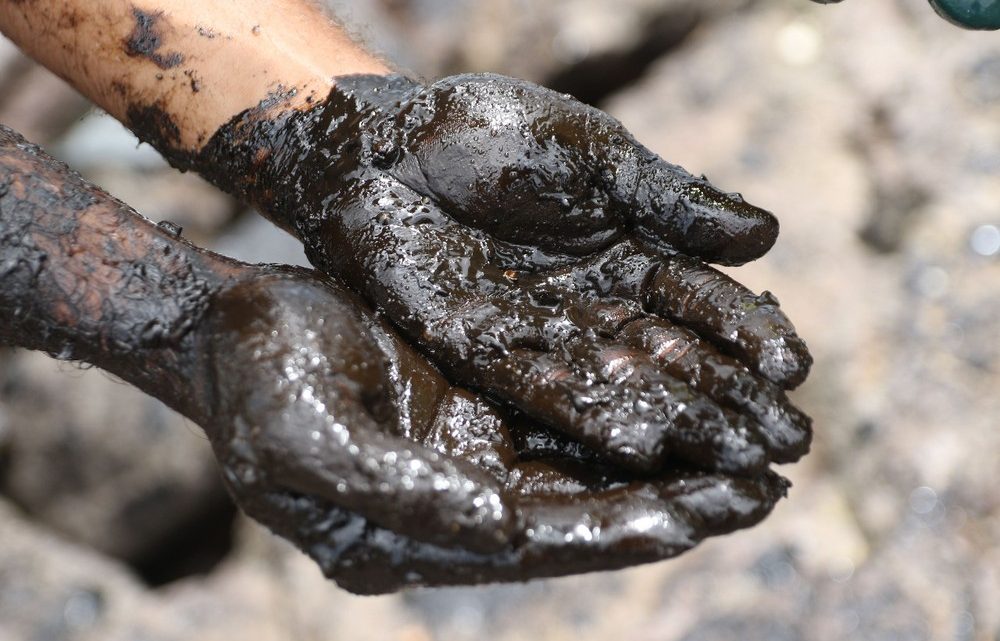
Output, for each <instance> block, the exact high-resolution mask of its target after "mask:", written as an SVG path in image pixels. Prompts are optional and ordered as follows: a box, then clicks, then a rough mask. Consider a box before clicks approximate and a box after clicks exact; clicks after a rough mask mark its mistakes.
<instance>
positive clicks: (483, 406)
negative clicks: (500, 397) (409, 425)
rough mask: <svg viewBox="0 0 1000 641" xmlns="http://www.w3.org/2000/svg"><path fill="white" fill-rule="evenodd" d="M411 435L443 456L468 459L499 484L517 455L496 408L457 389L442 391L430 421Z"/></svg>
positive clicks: (504, 478) (504, 481)
mask: <svg viewBox="0 0 1000 641" xmlns="http://www.w3.org/2000/svg"><path fill="white" fill-rule="evenodd" d="M413 437H414V439H415V440H416V441H417V442H419V443H421V444H422V445H424V446H425V447H427V448H430V449H433V450H434V451H436V452H440V453H441V454H443V455H445V456H448V457H451V458H455V459H462V460H463V461H468V462H469V463H470V464H472V465H473V466H475V467H476V468H478V469H481V470H484V471H486V472H488V473H489V474H490V475H491V476H492V477H493V478H494V479H496V480H497V481H498V482H500V483H506V481H507V476H508V473H509V470H510V468H511V466H513V464H514V462H515V460H516V459H517V456H518V453H517V451H516V449H515V446H514V443H513V441H512V438H511V435H510V433H509V432H508V429H507V424H506V422H505V420H504V418H503V417H502V416H501V413H500V409H499V408H498V407H497V406H496V405H494V404H493V403H490V402H489V401H487V400H485V399H484V398H481V397H479V396H475V395H473V394H471V393H469V392H467V391H465V390H461V389H452V390H451V391H450V392H449V393H448V394H446V395H445V397H444V398H443V399H441V401H440V402H439V403H438V405H437V414H436V416H435V418H434V420H433V422H431V423H430V424H429V425H428V426H427V428H426V429H425V430H423V431H420V432H417V433H415V434H414V435H413Z"/></svg>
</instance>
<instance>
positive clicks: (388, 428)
mask: <svg viewBox="0 0 1000 641" xmlns="http://www.w3.org/2000/svg"><path fill="white" fill-rule="evenodd" d="M257 271H258V272H259V273H258V274H256V275H255V276H253V277H252V278H248V279H246V280H243V281H241V282H240V283H239V284H238V285H236V286H234V287H231V288H228V289H226V290H225V291H224V292H222V293H221V294H220V295H219V296H218V298H217V301H216V304H215V305H214V306H213V312H212V313H211V315H210V316H209V317H207V318H206V322H205V324H204V325H203V326H202V329H201V331H200V332H199V334H200V336H202V338H201V340H200V341H199V347H198V349H199V350H201V351H202V353H203V354H205V362H206V363H207V367H208V369H209V372H210V374H209V378H210V379H211V380H213V381H215V382H216V398H217V399H218V402H217V404H216V405H215V407H214V408H213V411H212V414H211V416H212V418H211V423H210V425H209V426H207V428H208V431H209V433H210V434H213V435H214V436H213V439H212V442H213V446H214V447H215V450H216V453H217V456H218V458H219V460H220V462H221V463H222V465H223V471H224V478H225V479H226V483H227V485H228V486H229V488H230V490H231V493H232V494H233V496H234V497H235V498H236V500H237V501H238V502H239V504H240V506H241V507H242V508H243V509H244V511H246V512H247V513H248V514H249V515H250V516H253V517H254V518H255V519H257V520H258V521H260V522H261V523H264V524H265V525H267V526H268V527H269V528H271V529H272V530H273V531H275V532H276V533H278V534H280V535H282V536H284V537H285V538H287V539H289V540H291V541H292V542H294V543H295V544H296V545H297V546H298V547H300V548H301V549H302V550H303V551H305V552H306V553H307V554H309V555H310V556H312V558H313V559H314V560H315V561H316V562H317V563H318V564H319V565H320V567H321V568H322V569H323V571H324V572H325V573H326V574H327V576H329V577H330V578H332V579H334V580H335V581H337V583H338V584H339V585H341V587H344V588H346V589H348V590H351V591H352V592H357V593H365V594H376V593H384V592H389V591H393V590H397V589H399V588H401V587H404V586H412V585H456V584H470V583H484V582H495V581H508V580H519V581H523V580H527V579H530V578H538V577H546V576H560V575H565V574H573V573H579V572H587V571H593V570H609V569H617V568H620V567H625V566H628V565H633V564H637V563H645V562H650V561H656V560H660V559H664V558H667V557H671V556H675V555H677V554H679V553H681V552H683V551H684V550H687V549H688V548H690V547H692V546H694V545H696V544H697V543H698V542H699V541H701V540H702V539H704V538H706V537H708V536H714V535H718V534H724V533H727V532H730V531H732V530H734V529H738V528H742V527H748V526H750V525H753V524H755V523H756V522H757V521H759V520H760V519H762V518H763V517H764V516H766V515H767V514H768V513H769V512H770V511H771V509H772V508H773V506H774V504H775V502H776V501H777V500H778V499H779V498H780V497H781V496H783V495H784V492H785V489H786V487H787V484H786V482H785V481H784V480H783V479H782V478H781V477H779V476H777V475H775V474H773V473H769V472H768V473H764V474H762V475H760V476H757V477H755V478H740V477H732V476H727V475H722V474H708V473H704V472H699V471H695V470H691V469H684V468H678V469H673V470H671V471H670V472H668V473H661V474H660V475H658V476H657V477H656V478H652V479H646V480H638V481H637V480H630V479H629V478H628V477H626V476H625V475H623V474H622V472H621V471H619V470H615V469H613V468H611V467H608V466H607V465H603V464H601V463H599V462H598V461H597V460H596V458H595V457H594V456H593V455H592V454H590V453H589V452H587V450H586V449H585V448H581V447H580V446H579V445H578V444H576V443H573V442H571V441H568V440H566V439H562V438H559V437H558V436H556V435H553V434H551V433H548V432H546V431H545V430H544V429H541V428H539V427H538V426H537V425H533V424H531V423H527V422H525V421H523V420H521V421H518V420H514V419H512V418H511V417H510V416H509V415H508V414H506V413H505V412H503V411H502V410H500V409H499V408H497V407H496V406H494V405H493V404H491V403H489V402H487V401H485V400H483V399H481V398H478V397H476V396H474V395H472V394H470V393H468V392H466V391H464V390H461V389H457V388H454V387H452V386H450V385H449V384H448V383H447V382H446V381H445V380H444V379H443V377H442V376H441V375H440V374H438V373H437V372H436V371H435V370H434V369H433V368H432V367H431V366H430V365H429V363H427V361H426V360H425V359H424V358H422V357H421V356H419V355H418V354H416V353H415V352H413V351H412V350H410V348H408V347H407V346H406V345H405V344H404V343H402V342H401V341H400V340H399V339H398V337H396V336H395V335H393V334H392V332H391V331H390V330H389V329H388V328H387V327H385V326H384V325H383V324H381V323H379V322H378V321H376V320H374V319H373V318H372V317H371V315H370V314H369V313H368V312H366V311H365V310H364V305H363V304H360V303H359V302H358V301H357V300H356V299H355V298H354V297H353V296H352V295H350V294H349V293H347V292H346V291H344V290H343V289H341V288H339V287H337V286H335V285H334V284H333V283H330V282H324V281H322V280H321V279H317V278H316V277H315V275H314V274H309V273H306V272H303V271H292V270H280V269H279V270H273V269H258V270H257Z"/></svg>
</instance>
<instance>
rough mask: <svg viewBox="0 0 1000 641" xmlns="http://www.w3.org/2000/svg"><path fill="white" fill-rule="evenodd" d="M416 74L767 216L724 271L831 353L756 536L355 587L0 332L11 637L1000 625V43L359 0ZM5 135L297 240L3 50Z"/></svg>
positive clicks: (152, 407)
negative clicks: (619, 564)
mask: <svg viewBox="0 0 1000 641" xmlns="http://www.w3.org/2000/svg"><path fill="white" fill-rule="evenodd" d="M330 5H331V9H332V10H333V11H334V12H335V13H336V15H338V16H339V17H340V18H341V20H342V21H343V22H345V23H346V24H348V25H350V26H351V28H352V29H353V30H354V31H355V33H356V34H357V36H358V38H359V39H360V40H362V41H363V42H365V43H368V44H369V45H370V46H372V47H373V48H375V49H377V50H378V51H380V52H382V53H383V54H384V55H385V56H386V57H387V58H389V59H391V60H393V61H395V62H397V63H398V64H399V65H400V66H401V67H402V68H405V69H409V70H412V71H414V72H415V73H418V74H420V75H422V76H425V77H429V78H433V77H437V76H440V75H444V74H449V73H454V72H459V71H495V72H500V73H506V74H510V75H515V76H520V77H524V78H527V79H530V80H533V81H536V82H540V83H542V84H546V85H549V86H552V87H554V88H556V89H559V90H562V91H566V92H569V93H572V94H574V95H576V96H578V97H579V98H581V99H583V100H585V101H587V102H591V103H593V104H596V105H598V106H600V107H602V108H604V109H606V110H608V111H609V112H610V113H611V114H613V115H614V116H616V117H618V118H619V119H621V120H622V121H623V122H624V123H625V125H626V126H627V127H629V128H630V129H631V130H632V131H633V132H634V133H635V134H636V136H637V137H638V138H639V139H640V140H642V141H643V142H645V143H646V144H647V145H648V146H650V147H651V148H653V149H654V150H655V151H657V152H659V153H660V154H661V155H663V156H664V157H666V158H667V159H669V160H671V161H673V162H676V163H679V164H682V165H684V166H685V167H686V168H687V169H689V170H690V171H692V172H694V173H706V174H708V176H709V177H710V178H711V179H712V180H713V181H714V182H715V183H716V184H717V185H719V186H720V187H722V188H724V189H728V190H738V191H741V192H743V193H744V194H745V195H746V196H747V198H748V199H749V200H750V201H751V202H754V203H756V204H759V205H761V206H763V207H765V208H768V209H770V210H772V211H774V212H775V213H776V214H777V215H778V217H779V218H780V220H781V223H782V234H781V238H780V240H779V241H778V244H777V245H776V247H775V248H774V250H773V251H772V252H771V253H770V254H769V255H768V256H767V257H766V258H765V259H763V260H761V261H759V262H758V263H756V264H754V265H751V266H747V267H743V268H739V269H736V270H733V272H732V273H734V274H735V275H736V276H737V277H738V278H739V279H740V280H741V281H743V282H745V283H746V284H748V285H749V286H751V287H752V288H754V289H757V290H762V289H768V290H770V291H772V292H774V293H775V294H776V295H777V296H778V298H779V299H780V300H781V301H782V305H783V307H784V308H785V309H786V310H787V312H788V314H789V316H790V317H791V318H792V319H793V320H794V322H795V323H796V325H797V327H798V328H799V330H800V333H801V334H802V335H803V336H804V337H805V338H806V340H807V341H808V343H809V345H810V347H811V349H812V352H813V354H814V356H815V358H816V366H815V368H814V370H813V374H812V376H811V378H810V380H809V382H808V383H807V384H806V385H805V386H803V388H802V389H801V390H799V391H797V392H796V393H795V394H794V397H795V400H796V401H797V402H798V403H799V404H800V405H801V406H802V407H803V408H804V409H805V410H806V411H807V412H809V413H810V414H811V415H812V416H813V417H814V418H815V420H816V439H815V445H814V448H813V452H812V454H811V455H810V456H809V457H808V458H807V459H806V460H804V461H802V462H801V463H799V464H797V465H794V466H788V467H786V468H785V469H782V470H781V471H782V473H784V474H786V475H788V476H789V477H790V478H791V479H792V480H793V482H794V484H795V485H794V487H793V488H792V490H791V493H790V495H789V498H788V499H787V500H785V501H784V502H782V503H781V504H780V505H779V507H778V508H777V510H776V511H775V513H774V514H773V516H772V517H771V518H770V519H768V520H767V521H766V522H765V523H764V524H762V525H761V526H759V527H757V528H755V529H753V530H750V531H745V532H740V533H737V534H735V535H732V536H728V537H724V538H721V539H714V540H711V541H709V542H707V543H705V544H703V545H702V546H701V547H699V548H698V549H697V550H695V551H694V552H692V553H689V554H686V555H684V556H683V557H681V558H679V559H676V560H673V561H668V562H664V563H660V564H656V565H652V566H647V567H642V568H637V569H633V570H629V571H623V572H617V573H610V574H597V575H589V576H584V577H576V578H569V579H560V580H555V581H541V582H535V583H531V584H528V585H517V586H489V587H483V588H475V589H447V590H420V591H412V592H408V593H406V594H402V595H394V596H388V597H377V598H360V597H353V596H351V595H349V594H347V593H345V592H343V591H340V590H338V589H337V588H336V587H335V586H334V585H333V584H332V583H329V582H326V581H325V580H324V579H323V578H322V576H321V575H320V573H319V571H318V569H317V568H316V567H315V566H314V565H313V564H312V563H311V562H310V561H309V560H308V559H306V557H304V556H302V555H301V554H299V553H298V552H296V551H295V550H293V549H292V548H291V547H290V546H288V545H286V544H285V543H283V542H282V541H280V540H278V539H276V538H274V537H272V536H270V535H269V534H267V533H266V532H265V531H263V530H262V529H261V528H259V527H258V526H256V525H254V524H253V523H251V522H249V521H247V520H246V519H244V518H242V517H240V516H238V515H237V514H236V512H235V510H234V509H233V507H232V506H231V504H230V503H229V501H228V499H227V497H226V495H225V492H224V491H223V490H222V488H221V486H220V484H219V481H218V478H217V472H216V468H215V465H214V462H213V460H212V458H211V455H210V452H209V448H208V444H207V442H206V441H205V439H204V437H203V436H202V435H201V433H200V431H199V429H198V428H197V427H196V426H194V425H192V424H190V423H189V422H186V421H185V420H183V419H181V418H179V417H178V416H177V415H175V414H173V413H172V412H170V411H169V410H166V409H165V408H164V407H163V406H161V405H160V404H159V403H157V402H155V401H153V400H151V399H149V398H146V397H144V396H143V395H141V394H139V393H137V392H136V391H134V390H132V389H131V388H129V387H127V386H125V385H123V384H121V383H119V382H117V381H115V380H113V379H112V378H110V377H108V376H106V375H104V374H103V373H101V372H99V371H96V370H86V369H82V368H79V367H77V366H71V365H66V364H59V363H56V362H55V361H53V360H51V359H49V358H47V357H45V356H43V355H39V354H34V353H28V352H23V351H0V640H3V641H8V640H10V641H20V640H22V639H23V640H26V641H60V640H73V641H77V640H80V641H83V640H88V641H89V640H92V639H93V640H98V639H100V640H101V641H118V640H121V641H124V640H129V641H133V640H136V641H161V640H162V641H168V640H170V641H173V640H177V641H180V640H182V639H183V640H197V641H202V640H216V639H218V640H229V639H243V640H245V641H271V640H274V641H278V640H284V639H296V640H303V641H308V640H317V641H326V640H340V639H344V640H350V641H365V640H368V639H372V640H374V639H387V640H398V641H435V640H439V639H440V640H445V639H447V640H456V641H462V640H465V639H470V640H471V639H483V638H489V639H495V640H508V639H509V640H515V639H532V640H539V641H549V640H552V641H556V640H563V639H573V640H574V641H587V640H591V639H593V640H598V639H600V640H604V639H629V640H630V641H631V640H635V641H728V640H734V641H735V640H741V641H754V640H758V639H759V640H761V641H786V640H787V641H794V640H798V639H802V640H813V639H816V640H826V639H831V640H833V639H845V638H851V639H873V640H875V639H878V640H892V641H911V640H912V641H919V640H924V639H927V640H930V639H946V640H952V639H954V640H956V641H959V640H960V641H965V640H970V641H971V640H983V641H997V640H1000V488H998V481H1000V36H998V35H996V34H988V33H987V34H983V33H968V32H963V31H960V30H958V29H956V28H954V27H952V26H951V25H948V24H946V23H945V22H943V21H942V20H940V19H939V18H938V17H937V16H935V15H934V13H933V12H932V11H931V10H930V8H929V7H928V5H927V3H926V1H925V0H883V1H881V2H865V1H864V0H853V1H848V2H845V3H843V4H841V5H836V6H820V5H815V4H813V3H811V2H807V1H806V0H768V1H766V2H765V1H756V2H755V1H752V0H713V2H705V1H704V0H546V1H545V2H540V1H537V0H476V1H471V0H339V1H334V2H330ZM0 122H3V123H4V124H7V125H9V126H12V127H14V128H15V129H17V130H19V131H20V132H22V133H23V134H24V135H25V136H27V137H28V138H29V139H31V140H34V141H36V142H39V143H41V144H43V145H45V146H46V147H47V148H48V149H49V151H51V152H52V153H53V154H55V155H56V156H59V157H61V158H62V159H64V160H66V161H67V162H69V163H70V164H71V165H72V166H73V167H74V168H75V169H77V170H79V171H81V172H82V173H83V174H84V175H85V176H86V177H88V178H89V179H91V180H92V181H94V182H96V183H97V184H99V185H101V186H103V187H104V188H106V189H107V190H108V191H110V192H111V193H112V194H114V195H116V196H118V197H119V198H121V199H123V200H125V201H126V202H128V203H130V204H131V205H132V206H134V207H135V208H136V209H138V210H139V211H140V212H141V213H143V214H145V215H146V216H148V217H150V218H153V219H154V220H164V219H167V220H171V221H173V222H175V223H177V224H179V225H181V226H183V227H184V229H185V232H184V233H185V236H186V237H188V238H189V239H191V240H192V241H194V242H195V243H198V244H202V245H206V246H209V247H211V248H213V249H216V250H218V251H221V252H223V253H227V254H230V255H234V256H237V257H239V258H242V259H245V260H251V261H280V262H303V261H304V258H303V256H302V252H301V250H300V249H299V248H298V247H297V245H296V243H295V242H294V241H293V240H292V239H291V238H289V237H287V236H284V235H283V234H282V233H281V232H279V231H277V230H276V229H274V228H272V227H271V226H270V225H269V224H268V223H266V222H264V221H263V219H261V218H259V217H257V216H255V215H252V212H247V211H245V210H244V209H243V208H242V207H240V206H239V205H238V204H237V203H235V202H234V201H232V200H231V199H229V198H228V197H226V196H224V195H221V194H219V193H218V192H216V191H215V190H214V189H212V188H211V187H209V186H208V185H207V184H205V183H204V182H202V181H201V180H200V179H198V178H197V177H194V176H191V175H182V174H179V173H177V172H175V171H173V170H171V169H169V168H168V167H167V166H166V164H165V163H164V162H163V161H162V160H161V159H160V158H159V156H158V155H157V154H156V153H155V152H154V151H153V150H152V149H151V148H149V147H148V146H145V145H141V146H140V145H138V144H137V142H136V140H135V138H133V137H132V136H131V134H129V133H128V132H126V131H125V130H124V129H123V128H122V127H121V126H120V125H118V124H117V123H116V122H115V121H113V120H111V119H110V118H108V117H107V116H106V115H103V114H101V113H98V112H96V111H94V110H93V109H92V108H91V107H90V106H89V105H88V103H87V102H86V101H85V100H83V99H82V98H81V97H79V96H78V95H76V94H75V93H74V92H73V91H72V90H71V89H69V88H68V87H67V86H65V85H64V84H62V82H61V81H60V80H58V79H57V78H55V77H54V76H52V75H50V74H49V73H48V72H46V71H45V70H43V69H41V68H39V67H37V66H35V65H33V64H32V63H31V62H30V61H28V60H26V59H25V58H23V57H22V56H21V55H20V54H19V53H18V52H17V50H16V49H15V48H14V47H13V46H12V45H11V44H10V43H8V42H6V41H2V40H0Z"/></svg>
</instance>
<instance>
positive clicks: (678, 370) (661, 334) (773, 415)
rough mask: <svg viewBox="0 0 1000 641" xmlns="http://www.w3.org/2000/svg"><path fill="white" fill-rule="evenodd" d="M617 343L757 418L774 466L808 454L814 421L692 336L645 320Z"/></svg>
mask: <svg viewBox="0 0 1000 641" xmlns="http://www.w3.org/2000/svg"><path fill="white" fill-rule="evenodd" d="M616 338H617V340H619V341H621V342H622V343H624V344H626V345H629V346H632V347H634V348H637V349H640V350H642V351H643V352H644V353H646V354H649V355H650V357H651V358H652V359H653V361H654V362H655V363H656V364H657V365H659V366H660V367H662V368H663V370H664V371H665V372H667V373H668V374H670V375H671V376H674V377H676V378H678V379H680V380H682V381H684V382H686V383H687V384H688V385H689V386H690V387H691V388H692V389H694V390H696V391H698V392H701V393H702V394H704V395H705V396H707V397H709V398H711V399H712V400H714V401H715V402H717V403H719V404H720V405H722V406H725V407H729V408H731V409H734V410H736V411H739V412H741V413H743V414H745V415H747V416H748V417H750V418H752V419H753V421H754V424H755V425H754V424H751V425H753V426H755V427H758V428H759V431H758V433H759V434H760V436H761V437H762V439H763V441H764V443H765V444H766V445H767V451H768V457H769V458H770V459H771V460H772V461H773V462H775V463H791V462H793V461H796V460H798V459H799V458H801V457H802V456H804V455H805V454H806V452H808V451H809V444H810V442H811V440H812V421H811V419H810V418H809V417H808V416H806V415H805V414H804V413H803V412H802V411H800V410H799V409H798V408H796V407H795V406H794V405H792V404H791V402H790V401H789V400H788V397H787V396H785V393H784V392H783V391H782V390H781V388H779V387H778V386H777V385H775V384H774V383H771V382H770V381H767V380H764V379H762V378H758V377H757V376H754V375H753V373H751V372H750V370H748V369H747V368H746V367H745V366H744V365H743V364H742V363H740V362H739V361H737V360H736V359H733V358H730V357H729V356H726V355H724V354H721V353H720V352H719V351H718V350H717V349H716V348H715V347H713V346H712V345H710V344H708V343H706V342H705V341H702V340H700V339H699V338H698V337H697V336H696V335H694V334H693V333H692V332H690V331H688V330H687V329H684V328H682V327H678V326H676V325H673V324H672V323H668V322H666V321H663V320H660V319H656V318H651V317H644V318H639V319H637V320H635V321H633V322H630V323H628V324H627V325H625V326H624V327H623V328H621V329H620V330H618V332H617V335H616Z"/></svg>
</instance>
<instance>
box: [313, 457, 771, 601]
mask: <svg viewBox="0 0 1000 641" xmlns="http://www.w3.org/2000/svg"><path fill="white" fill-rule="evenodd" d="M787 487H788V484H787V481H785V480H784V479H782V478H781V477H779V476H777V475H775V474H771V473H767V474H765V475H763V476H761V477H757V478H754V479H732V478H728V477H724V476H717V475H694V476H687V477H685V476H681V475H677V476H675V477H674V478H672V479H665V480H663V481H658V482H651V483H641V484H633V485H632V486H628V487H622V488H614V489H609V490H605V491H601V492H597V493H594V494H592V495H590V496H587V497H586V498H581V497H580V496H578V495H576V496H571V497H554V498H553V497H538V498H536V499H523V500H521V502H520V503H519V509H521V510H522V512H524V514H525V515H526V516H525V523H526V526H525V529H524V535H523V537H522V539H521V540H520V541H519V543H518V544H517V545H516V547H514V548H511V549H510V550H509V551H507V552H502V553H498V554H493V555H480V554H472V553H469V552H466V551H462V550H453V549H444V548H438V547H435V546H433V545H429V544H422V543H417V542H414V541H411V540H407V539H404V538H402V537H399V536H398V535H396V534H394V533H391V532H386V531H380V530H379V529H377V528H373V527H371V526H367V527H366V526H360V527H359V526H357V525H355V526H354V529H353V530H351V529H348V528H344V527H341V528H339V529H335V530H332V531H331V532H330V533H329V534H326V536H327V537H328V540H324V534H325V533H324V532H323V531H322V530H320V529H318V528H306V529H305V533H306V534H307V536H305V537H303V538H304V539H305V540H298V541H296V543H297V544H298V545H299V546H300V547H302V548H303V549H306V550H307V551H309V554H310V555H311V556H313V558H314V559H317V560H318V561H319V562H320V565H321V567H323V569H324V572H325V573H326V574H327V576H330V577H331V578H333V579H335V580H336V581H337V583H338V584H339V585H340V586H341V587H343V588H345V589H348V590H350V591H352V592H357V593H361V594H379V593H384V592H387V591H391V590H395V589H398V588H399V587H401V586H404V585H410V586H412V585H425V586H441V585H474V584H480V583H490V582H497V581H526V580H529V579H533V578H542V577H556V576H565V575H568V574H577V573H582V572H593V571H602V570H614V569H619V568H623V567H627V566H630V565H635V564H637V563H649V562H653V561H659V560H662V559H666V558H670V557H673V556H676V555H678V554H680V553H682V552H684V551H685V550H688V549H690V548H691V547H693V546H695V545H697V544H698V543H699V542H700V541H702V540H704V539H705V538H707V537H710V536H717V535H721V534H725V533H728V532H732V531H735V530H737V529H741V528H746V527H750V526H752V525H755V524H756V523H758V522H759V521H760V520H762V519H763V518H764V517H765V516H767V514H769V513H770V512H771V510H772V509H773V508H774V505H775V504H776V503H777V501H778V500H780V499H781V498H782V497H783V496H784V495H785V493H786V491H787ZM298 518H299V520H302V519H301V515H299V517H298ZM306 521H307V522H314V523H324V521H323V519H322V518H320V517H318V516H314V517H312V518H310V519H306Z"/></svg>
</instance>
